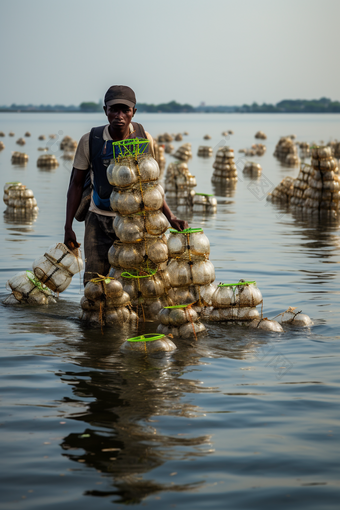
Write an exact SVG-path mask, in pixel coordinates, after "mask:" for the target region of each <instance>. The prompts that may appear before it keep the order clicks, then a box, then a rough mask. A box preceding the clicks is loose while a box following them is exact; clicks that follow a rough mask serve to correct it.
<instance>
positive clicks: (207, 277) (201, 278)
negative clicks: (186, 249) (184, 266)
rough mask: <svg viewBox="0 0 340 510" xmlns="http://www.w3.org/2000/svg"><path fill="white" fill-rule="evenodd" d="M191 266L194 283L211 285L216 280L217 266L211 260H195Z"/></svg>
mask: <svg viewBox="0 0 340 510" xmlns="http://www.w3.org/2000/svg"><path fill="white" fill-rule="evenodd" d="M190 267H191V275H192V283H193V284H194V285H209V283H212V282H213V281H214V280H215V268H214V265H213V263H212V262H211V261H210V260H198V261H195V262H193V264H192V265H191V266H190Z"/></svg>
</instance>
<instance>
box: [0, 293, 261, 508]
mask: <svg viewBox="0 0 340 510" xmlns="http://www.w3.org/2000/svg"><path fill="white" fill-rule="evenodd" d="M78 312H79V307H78V306H76V305H73V304H70V303H67V302H60V303H59V305H58V307H49V308H48V309H47V310H46V309H44V310H39V311H38V310H34V309H32V308H30V307H27V308H26V309H25V308H20V310H16V311H14V312H13V314H15V315H16V317H15V320H13V321H10V324H11V326H10V327H11V329H12V330H13V331H15V332H16V333H17V334H18V333H20V331H21V330H23V331H25V333H33V334H34V335H35V336H36V334H37V333H45V335H46V334H50V335H51V336H52V338H53V340H52V341H51V342H50V343H49V344H47V345H46V343H45V344H44V345H43V346H41V345H38V346H37V347H36V348H35V351H36V352H37V351H38V352H39V351H41V355H43V356H57V357H59V358H60V356H62V357H63V358H64V360H65V359H66V361H67V362H68V367H70V366H71V367H73V368H71V369H68V370H65V371H58V372H57V373H56V375H57V377H59V378H60V379H61V380H62V381H63V382H64V383H66V384H68V385H70V386H71V388H72V392H73V397H72V398H70V397H69V396H67V397H66V396H65V397H64V398H63V399H62V400H60V401H58V402H57V406H58V409H59V413H62V415H61V414H59V416H62V418H63V419H70V420H74V421H75V422H78V423H79V430H78V431H77V432H72V433H70V434H68V435H67V436H66V437H64V438H63V439H62V441H61V444H60V446H61V448H62V451H63V456H65V457H67V458H68V459H69V460H70V461H71V462H72V463H75V464H74V468H72V467H71V470H73V469H74V470H78V469H79V465H77V464H78V463H82V465H83V466H87V467H88V468H94V469H96V470H97V472H100V473H102V474H103V475H105V476H106V477H107V476H110V477H111V478H112V490H108V491H99V490H98V486H96V485H93V487H91V484H89V487H88V490H87V492H86V495H90V496H97V497H104V496H114V501H115V502H121V503H126V504H128V503H139V502H141V500H142V499H143V498H145V497H147V496H149V495H152V494H155V493H157V492H161V491H176V492H180V491H188V490H194V489H196V488H199V487H200V486H201V485H202V484H204V483H205V479H204V478H203V476H202V479H200V480H199V481H197V482H196V483H189V484H188V483H186V484H181V483H171V482H169V481H168V480H169V475H170V471H169V472H168V473H167V474H166V475H164V477H165V481H164V482H163V481H162V480H161V481H159V480H160V476H161V475H160V473H161V471H157V474H155V477H157V481H156V479H152V475H151V474H150V473H151V471H152V470H154V469H156V468H161V466H163V465H164V464H165V463H167V462H171V461H175V462H181V461H188V460H189V461H191V460H194V459H196V458H201V457H203V456H206V455H209V454H210V453H212V452H213V451H214V450H213V449H212V447H211V442H212V441H211V436H209V435H197V431H198V430H200V427H199V428H198V429H197V427H196V428H194V427H192V428H187V426H188V424H190V422H188V419H190V420H194V419H195V418H196V417H198V418H199V417H201V416H202V410H201V408H200V407H198V406H197V405H193V404H192V403H191V402H190V400H191V399H190V395H191V394H193V393H213V392H218V391H219V390H218V388H209V387H206V386H205V387H202V386H201V382H200V381H199V380H196V379H192V378H191V379H189V378H184V377H183V375H184V376H185V377H187V375H188V373H189V371H190V372H191V373H192V366H193V365H200V364H206V362H203V361H201V360H200V358H201V357H204V358H205V359H207V358H209V357H210V358H212V357H221V356H223V357H225V356H227V357H230V358H233V359H243V358H245V357H247V356H249V353H252V351H253V350H254V348H255V349H256V348H257V347H256V346H260V344H261V342H263V336H262V335H261V334H259V332H258V331H254V332H249V335H247V338H246V337H245V335H244V331H242V328H237V327H230V328H228V338H226V330H225V328H224V327H223V326H222V325H220V324H219V325H212V326H211V328H210V327H209V331H210V333H211V335H210V336H209V337H205V338H204V339H201V340H199V341H198V342H197V344H195V347H194V348H193V347H192V345H191V344H189V343H188V344H186V343H185V342H183V341H181V342H180V343H178V350H177V351H175V352H174V353H173V354H172V355H158V356H144V355H142V356H141V355H126V354H122V353H121V351H120V346H121V344H122V342H123V341H124V338H122V337H121V335H120V333H119V332H114V331H108V330H105V331H104V334H103V335H101V334H99V333H98V331H91V330H88V329H85V328H84V327H82V325H80V323H79V322H78V321H77V320H75V317H76V316H77V315H78ZM57 314H58V315H57ZM149 327H151V326H149ZM51 336H50V337H49V338H51ZM163 416H167V422H166V428H169V427H171V433H170V434H169V433H167V431H165V432H164V431H163V430H162V427H164V425H165V424H164V423H163V421H162V417H163ZM171 417H174V419H175V418H176V420H174V421H173V422H172V421H171ZM178 417H183V418H186V419H187V420H186V421H183V426H185V427H186V428H184V429H183V428H179V427H180V425H179V423H178V419H177V418H178ZM181 423H182V422H181ZM170 469H171V468H169V470H170ZM188 469H190V468H189V467H188ZM144 475H147V476H146V477H145V479H144ZM146 478H147V479H146ZM172 480H176V478H175V479H173V478H171V481H172Z"/></svg>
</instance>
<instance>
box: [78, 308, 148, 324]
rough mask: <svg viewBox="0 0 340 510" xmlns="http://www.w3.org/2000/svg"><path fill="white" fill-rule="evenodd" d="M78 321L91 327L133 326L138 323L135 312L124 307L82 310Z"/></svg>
mask: <svg viewBox="0 0 340 510" xmlns="http://www.w3.org/2000/svg"><path fill="white" fill-rule="evenodd" d="M80 319H81V320H82V321H84V322H86V323H87V324H89V325H90V326H92V327H98V328H100V327H103V326H105V325H108V326H118V325H119V326H123V325H134V324H136V323H137V321H138V317H137V315H136V313H135V312H133V311H132V310H129V308H127V307H125V306H121V307H117V308H111V309H105V308H104V309H101V310H91V311H90V310H82V312H81V315H80Z"/></svg>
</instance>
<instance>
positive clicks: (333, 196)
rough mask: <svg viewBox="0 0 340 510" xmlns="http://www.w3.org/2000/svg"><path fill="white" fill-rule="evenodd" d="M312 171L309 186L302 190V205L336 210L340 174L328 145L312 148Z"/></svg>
mask: <svg viewBox="0 0 340 510" xmlns="http://www.w3.org/2000/svg"><path fill="white" fill-rule="evenodd" d="M311 163H312V168H313V170H312V172H311V174H310V177H309V179H308V185H309V188H308V189H306V191H305V192H304V195H303V198H305V199H306V200H305V204H304V207H306V208H308V209H314V210H315V209H317V210H323V211H337V210H338V208H339V200H340V176H339V175H338V174H337V172H338V166H337V162H336V160H335V159H334V158H333V157H332V152H331V148H330V147H313V148H312V161H311Z"/></svg>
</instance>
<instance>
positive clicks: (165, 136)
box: [156, 133, 173, 143]
mask: <svg viewBox="0 0 340 510" xmlns="http://www.w3.org/2000/svg"><path fill="white" fill-rule="evenodd" d="M156 141H157V142H158V143H164V142H168V143H169V142H172V141H173V137H172V136H171V135H169V133H164V134H163V135H158V137H157V140H156Z"/></svg>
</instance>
